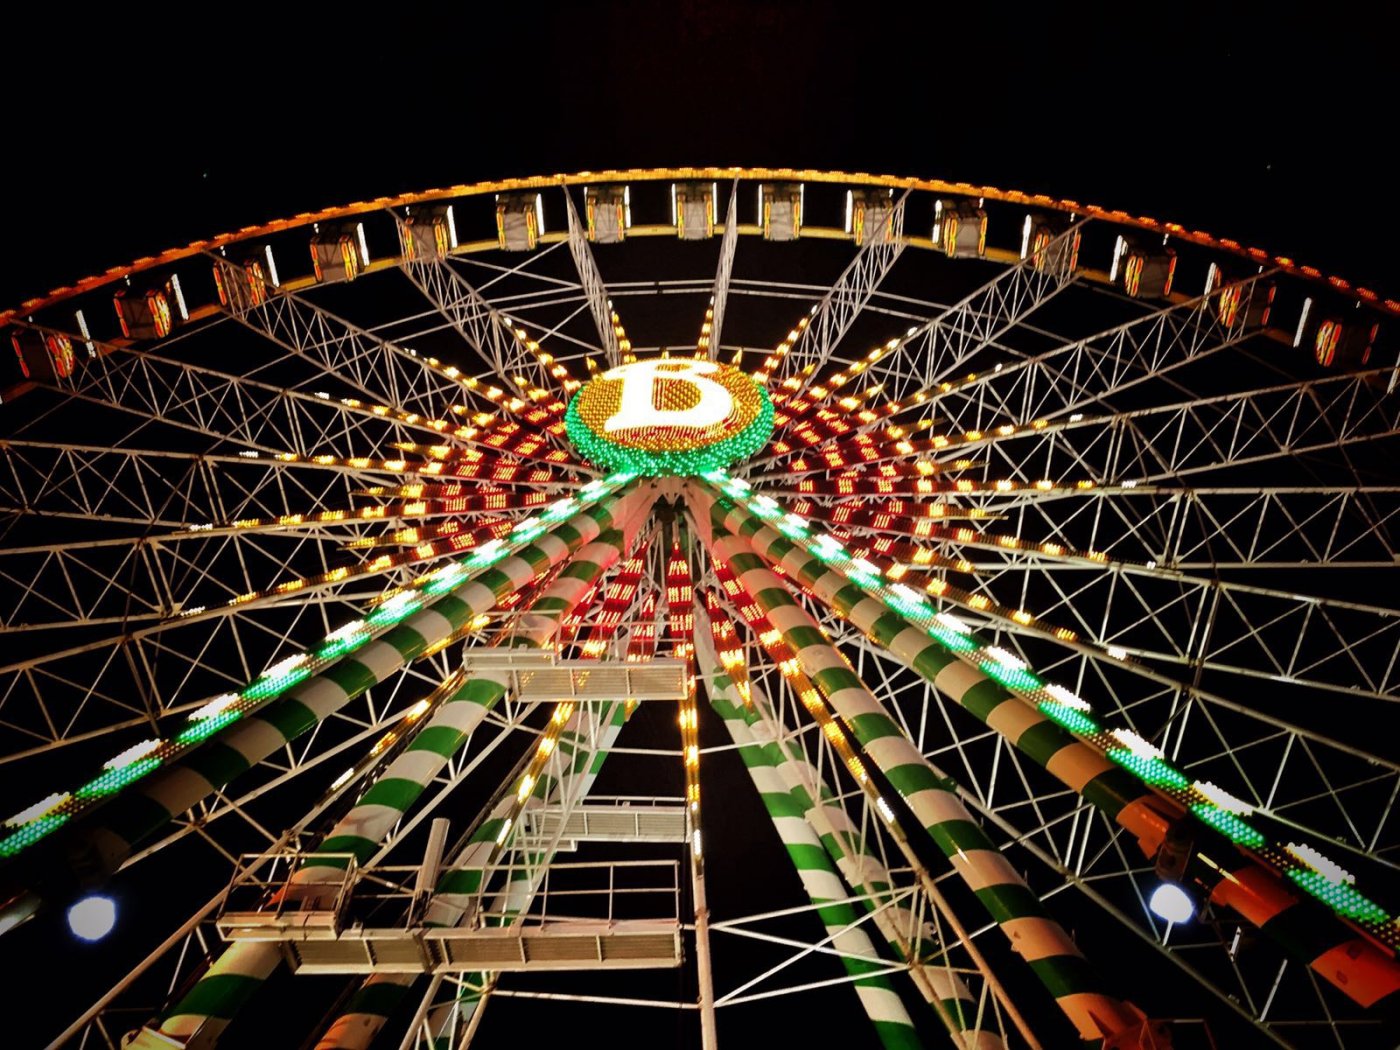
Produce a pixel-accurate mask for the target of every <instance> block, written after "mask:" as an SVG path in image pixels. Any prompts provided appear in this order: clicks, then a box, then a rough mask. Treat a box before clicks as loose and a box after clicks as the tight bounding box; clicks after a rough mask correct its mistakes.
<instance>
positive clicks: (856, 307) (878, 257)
mask: <svg viewBox="0 0 1400 1050" xmlns="http://www.w3.org/2000/svg"><path fill="white" fill-rule="evenodd" d="M908 199H909V193H908V191H907V190H906V191H905V192H904V193H903V194H901V195H900V197H899V200H898V201H896V202H895V203H894V206H893V214H892V216H891V220H890V226H889V228H888V230H882V229H875V230H871V231H869V232H868V233H867V236H866V239H865V243H864V244H862V245H861V246H860V250H859V251H857V252H856V257H855V258H854V259H853V260H851V262H850V264H849V265H848V266H847V267H846V269H845V270H843V271H842V272H841V275H840V276H839V277H837V278H836V280H835V281H834V282H832V285H831V287H830V288H829V289H828V290H827V292H826V294H825V295H823V296H822V298H821V300H820V301H819V302H818V303H817V304H816V305H815V306H814V307H813V308H812V313H811V319H810V321H809V322H808V324H807V325H806V327H805V328H804V329H803V330H802V332H801V334H800V336H799V338H798V339H797V340H796V341H795V342H794V343H793V344H792V346H791V348H790V349H789V350H788V351H787V353H786V354H785V355H783V357H782V359H781V360H780V361H778V363H777V369H776V376H775V379H776V380H777V381H781V380H784V379H786V378H788V377H789V376H794V377H796V378H797V381H798V387H797V389H796V390H795V391H793V393H794V394H799V393H801V392H802V389H803V387H805V386H806V385H807V383H808V382H810V381H811V378H812V376H813V375H815V374H816V373H817V372H820V371H821V370H822V369H823V368H824V367H825V366H826V363H827V361H829V360H830V359H831V356H832V354H833V353H834V352H835V350H836V347H837V344H839V343H840V342H841V340H842V339H843V338H845V336H846V333H847V332H849V331H850V329H851V325H853V324H854V323H855V321H856V318H857V317H859V316H860V313H861V311H862V310H864V309H865V307H866V305H867V304H868V303H869V302H870V299H871V297H872V296H873V295H874V294H875V290H876V288H878V287H879V285H880V282H881V281H883V280H884V279H885V275H886V274H888V273H889V272H890V270H892V269H893V268H894V264H895V263H896V262H897V261H898V260H899V257H900V255H901V254H902V253H903V252H904V245H905V241H904V207H905V204H906V202H907V201H908Z"/></svg>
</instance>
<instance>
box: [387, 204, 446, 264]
mask: <svg viewBox="0 0 1400 1050" xmlns="http://www.w3.org/2000/svg"><path fill="white" fill-rule="evenodd" d="M456 247H457V219H456V216H455V215H454V214H453V212H452V205H450V204H436V205H430V206H427V207H423V206H419V207H415V208H410V209H409V211H408V214H407V215H405V216H404V217H403V219H402V220H401V221H400V222H399V248H400V250H401V251H402V253H403V257H404V258H405V259H441V258H442V257H443V256H445V255H447V254H448V252H451V251H453V250H454V249H455V248H456Z"/></svg>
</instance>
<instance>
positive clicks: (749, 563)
mask: <svg viewBox="0 0 1400 1050" xmlns="http://www.w3.org/2000/svg"><path fill="white" fill-rule="evenodd" d="M699 510H700V513H697V518H698V519H700V520H703V521H704V522H705V524H706V526H709V527H710V528H711V529H712V532H711V535H710V538H709V541H708V542H709V546H710V552H711V556H712V557H713V558H714V559H715V560H716V561H717V562H720V563H722V564H726V565H728V566H729V567H730V568H731V569H732V571H733V572H734V574H735V576H736V577H737V578H738V580H739V582H740V584H741V585H742V586H743V588H744V590H745V591H746V592H747V593H748V595H749V596H750V597H751V598H752V599H753V600H754V601H755V602H757V604H758V605H759V606H760V607H761V608H762V609H763V611H764V613H765V614H766V616H767V619H768V621H769V623H771V624H772V626H773V627H774V628H776V629H777V630H778V632H779V633H780V634H781V635H782V637H783V639H784V641H785V642H786V643H787V645H788V647H789V648H790V649H791V650H792V651H793V653H794V655H795V656H796V658H797V660H798V662H799V663H800V664H801V666H802V670H803V671H804V673H805V674H806V675H807V676H808V677H809V678H811V680H812V681H813V682H814V683H815V684H816V686H817V688H818V689H819V690H820V691H821V693H822V695H823V696H824V697H825V698H826V699H827V701H828V702H829V703H830V704H831V706H832V708H833V709H834V710H835V711H836V713H837V714H838V715H839V716H840V717H841V720H842V722H844V723H845V725H846V726H847V727H848V728H849V730H850V732H851V733H852V735H853V736H854V737H855V739H856V740H857V741H858V742H859V743H860V745H861V747H862V749H863V750H864V751H865V754H866V755H867V756H868V757H869V759H870V760H871V761H872V762H873V763H874V764H875V765H876V766H877V767H878V768H879V769H880V771H881V772H882V773H883V774H884V776H885V778H886V779H887V780H888V781H889V783H890V784H891V785H892V786H893V787H894V788H895V790H896V791H898V792H899V794H900V797H901V798H903V799H904V801H905V803H906V804H907V805H908V806H909V808H910V810H911V811H912V812H913V813H914V815H915V816H916V817H917V818H918V821H919V823H920V825H922V826H923V828H924V829H925V831H926V832H927V833H928V835H929V837H930V838H931V839H932V841H933V842H934V843H935V844H936V845H937V846H938V848H939V849H940V850H941V851H942V852H943V854H944V855H945V856H946V857H947V858H948V860H949V863H950V864H952V866H953V869H954V871H956V872H957V874H958V875H959V877H960V878H961V879H962V880H963V881H964V882H965V883H966V884H967V885H968V887H969V888H970V889H972V891H973V892H974V893H975V894H976V896H977V898H978V899H979V900H980V901H981V902H982V904H983V905H984V906H985V907H986V909H987V911H988V913H989V915H990V916H991V917H992V918H993V919H994V920H995V921H996V923H997V924H998V926H999V927H1000V928H1001V930H1002V932H1003V933H1004V934H1005V935H1006V937H1007V939H1008V940H1009V941H1010V943H1011V945H1012V947H1013V949H1014V950H1015V951H1016V952H1017V953H1018V954H1020V955H1021V956H1022V957H1023V958H1025V959H1026V961H1027V962H1028V963H1029V964H1030V965H1031V969H1032V970H1033V971H1034V972H1035V974H1036V976H1037V978H1039V980H1040V981H1041V983H1042V984H1044V985H1045V987H1046V988H1047V990H1049V991H1050V993H1051V995H1053V996H1054V998H1055V1001H1056V1002H1057V1003H1058V1005H1059V1006H1060V1009H1061V1011H1062V1012H1063V1013H1064V1014H1065V1016H1066V1017H1067V1018H1068V1019H1069V1020H1070V1022H1071V1023H1072V1024H1073V1025H1074V1027H1075V1029H1076V1031H1078V1033H1079V1036H1080V1038H1081V1039H1083V1040H1085V1041H1086V1042H1092V1043H1097V1042H1101V1041H1102V1040H1103V1039H1104V1038H1105V1037H1106V1036H1109V1035H1111V1034H1113V1033H1115V1032H1121V1031H1124V1030H1128V1029H1131V1028H1134V1027H1137V1026H1139V1025H1140V1024H1141V1021H1142V1015H1141V1014H1140V1013H1138V1012H1137V1011H1136V1010H1135V1009H1134V1008H1133V1007H1131V1006H1130V1005H1128V1004H1126V1003H1124V1002H1122V1001H1121V1000H1119V999H1118V998H1117V997H1115V996H1113V995H1111V994H1109V992H1108V991H1107V986H1106V984H1105V982H1104V981H1103V979H1102V978H1101V977H1100V976H1099V975H1098V974H1096V973H1095V972H1094V970H1093V968H1092V967H1091V966H1090V965H1089V963H1088V960H1086V959H1085V958H1084V955H1083V953H1081V952H1080V950H1079V949H1078V947H1077V946H1076V945H1075V944H1074V941H1073V939H1072V938H1071V937H1070V936H1069V934H1068V933H1067V932H1066V931H1065V929H1064V928H1063V927H1062V926H1061V925H1060V924H1059V923H1058V922H1057V921H1055V920H1054V919H1053V918H1051V916H1050V914H1049V913H1048V911H1046V909H1045V907H1044V906H1043V905H1042V904H1041V903H1040V900H1039V898H1038V897H1037V896H1036V895H1035V894H1034V893H1033V892H1032V891H1031V889H1030V888H1029V887H1028V886H1027V885H1026V883H1025V880H1024V879H1023V878H1022V877H1021V875H1020V874H1019V873H1018V872H1017V871H1016V870H1015V869H1014V868H1013V867H1012V866H1011V864H1010V863H1009V862H1008V861H1007V860H1006V858H1005V857H1004V856H1002V854H1001V853H1000V851H998V850H997V848H996V846H995V845H994V844H993V843H992V841H991V840H990V839H989V838H988V837H987V836H986V834H985V833H984V832H983V831H982V829H981V827H980V825H978V824H977V822H976V821H975V820H974V818H973V817H972V815H971V814H970V813H969V812H968V811H967V809H966V807H965V806H964V805H963V803H962V801H961V800H960V799H959V798H958V797H957V795H956V793H955V792H954V791H953V790H952V789H951V788H950V786H949V785H948V784H946V783H945V782H944V781H943V780H942V779H941V778H940V777H938V776H937V775H936V774H935V773H934V771H933V770H932V769H931V768H930V767H929V764H928V762H927V760H926V759H925V758H924V757H923V755H922V754H920V752H919V750H918V748H916V747H915V746H914V745H913V743H911V742H910V740H909V738H908V737H907V736H906V735H905V734H904V732H903V730H902V729H900V727H899V725H898V723H897V722H895V721H894V720H893V719H892V718H890V717H889V715H888V714H887V713H886V712H885V711H884V709H883V707H882V706H881V705H880V703H879V701H878V700H877V699H876V698H875V696H874V695H873V694H872V693H871V692H870V691H869V689H867V688H866V687H865V685H864V684H863V683H862V682H861V681H860V679H859V678H858V677H857V676H856V675H855V673H854V672H852V671H851V669H850V667H849V666H848V665H847V664H846V662H845V660H843V659H842V657H841V655H840V654H839V653H838V652H837V651H836V649H835V648H834V647H833V646H832V645H831V644H830V643H829V642H827V640H826V638H825V636H824V635H823V634H822V632H821V630H820V628H819V627H818V626H817V624H816V622H815V621H814V620H813V619H812V618H811V617H810V616H809V615H808V614H807V612H806V611H805V610H804V609H803V608H802V607H801V605H800V604H799V603H798V602H797V600H796V599H795V598H794V597H793V595H792V593H791V591H790V590H789V589H788V587H787V585H786V584H785V583H784V582H783V581H782V580H780V579H779V578H778V577H777V576H776V575H774V574H773V573H772V572H771V571H770V570H769V569H768V568H767V567H766V566H765V565H764V562H763V560H762V559H761V558H760V557H759V556H758V554H757V553H755V549H754V548H753V547H752V546H750V545H749V543H748V542H747V541H746V540H744V539H741V538H740V537H738V536H736V535H734V534H732V533H729V532H728V531H727V530H726V529H725V528H724V527H723V524H722V523H721V522H717V521H713V520H712V519H711V517H710V514H709V510H710V508H709V507H704V506H703V504H702V505H701V507H700V508H699Z"/></svg>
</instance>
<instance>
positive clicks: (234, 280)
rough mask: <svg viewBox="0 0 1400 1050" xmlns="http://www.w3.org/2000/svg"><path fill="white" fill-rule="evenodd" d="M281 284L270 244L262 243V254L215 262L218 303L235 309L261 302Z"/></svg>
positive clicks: (247, 307) (250, 306) (241, 309)
mask: <svg viewBox="0 0 1400 1050" xmlns="http://www.w3.org/2000/svg"><path fill="white" fill-rule="evenodd" d="M281 285H282V282H281V280H280V279H279V278H278V276H277V262H276V260H275V259H273V257H272V245H270V244H268V245H264V246H263V250H262V253H261V254H259V255H250V256H248V257H247V258H245V259H244V260H243V262H242V263H241V264H240V263H235V262H233V261H232V260H228V259H222V260H220V261H218V262H216V263H215V264H214V287H215V288H216V289H217V290H218V293H219V304H220V305H221V306H226V307H228V308H229V309H230V310H232V311H233V312H234V313H243V312H244V311H247V310H251V309H252V308H253V307H255V306H261V305H262V304H263V303H265V302H267V299H268V296H269V295H271V294H272V293H273V292H275V291H276V290H277V289H278V288H280V287H281Z"/></svg>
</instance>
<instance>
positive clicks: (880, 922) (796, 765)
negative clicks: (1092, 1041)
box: [706, 669, 1004, 1050]
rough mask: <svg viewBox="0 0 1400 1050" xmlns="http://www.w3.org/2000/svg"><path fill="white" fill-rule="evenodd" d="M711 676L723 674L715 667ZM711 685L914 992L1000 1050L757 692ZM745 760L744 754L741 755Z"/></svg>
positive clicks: (929, 937) (954, 1026) (926, 929)
mask: <svg viewBox="0 0 1400 1050" xmlns="http://www.w3.org/2000/svg"><path fill="white" fill-rule="evenodd" d="M717 673H723V672H722V669H717ZM706 681H707V682H709V681H717V682H718V683H719V684H718V686H717V688H718V689H719V690H720V691H721V692H720V700H721V701H722V702H723V705H722V706H715V705H714V701H713V700H712V706H715V710H716V712H717V713H718V714H720V716H721V717H722V718H723V719H724V722H725V727H726V728H727V729H728V730H729V732H730V735H731V737H732V738H733V739H734V741H735V743H736V744H740V745H741V746H744V747H752V748H757V749H759V750H760V751H761V753H762V755H763V756H764V758H763V760H764V762H765V763H766V764H768V765H771V767H772V768H773V770H774V771H775V772H776V773H777V775H778V777H779V779H780V780H781V781H782V785H783V788H784V789H785V790H786V791H787V792H788V794H789V796H790V797H791V800H792V804H793V805H795V806H796V808H797V812H799V813H800V814H801V815H802V817H803V819H804V820H805V821H806V822H807V824H808V825H810V827H811V830H812V831H814V832H815V833H816V835H817V837H818V839H819V841H820V842H821V845H822V847H823V849H825V851H826V854H827V856H828V857H829V858H830V859H831V862H832V863H833V864H834V865H835V866H836V869H837V870H838V871H839V872H840V874H841V876H842V877H843V878H844V879H845V881H846V884H847V885H848V886H850V887H851V889H852V890H853V891H854V892H855V893H856V894H858V895H863V896H864V897H865V898H866V899H865V902H864V905H865V907H866V908H868V909H871V910H873V912H874V914H873V916H872V919H873V921H874V923H875V925H876V927H877V928H878V929H879V930H880V933H881V934H882V936H883V937H884V939H885V941H886V943H887V944H888V945H889V947H890V950H891V952H893V953H894V955H895V956H896V957H897V958H899V959H901V960H903V961H904V962H905V963H906V964H907V965H908V966H909V968H910V976H911V977H912V978H913V979H914V986H915V988H916V989H917V990H918V991H919V994H920V995H921V996H922V997H923V998H924V999H925V1001H926V1002H928V1003H929V1005H930V1006H932V1007H933V1008H934V1009H935V1010H936V1011H938V1014H939V1016H940V1018H941V1019H943V1021H944V1023H945V1024H946V1025H948V1027H949V1028H950V1030H952V1031H954V1032H956V1033H957V1036H958V1038H959V1039H960V1040H961V1041H962V1043H963V1044H965V1045H966V1046H967V1047H969V1048H970V1050H1001V1048H1002V1047H1003V1046H1004V1042H1003V1040H1002V1037H1001V1036H1000V1034H998V1033H997V1032H996V1031H995V1030H994V1028H987V1027H984V1026H983V1025H982V1024H980V1023H979V1018H978V1013H977V1006H976V1003H975V1002H974V999H973V996H972V993H971V992H970V991H969V990H968V988H967V985H966V984H965V983H964V982H963V980H962V978H961V977H960V976H959V975H958V973H957V972H955V971H954V970H953V969H951V968H950V967H948V966H946V965H943V964H941V963H940V962H939V959H940V957H942V950H941V948H940V945H939V943H938V938H937V936H936V933H935V931H934V929H933V927H932V925H931V924H928V923H923V922H921V921H920V920H919V918H918V916H917V915H916V914H915V913H914V911H913V910H911V909H910V908H909V907H908V906H907V905H906V904H904V903H903V902H902V901H900V900H898V899H896V895H895V894H894V893H893V887H894V879H893V877H892V876H891V874H890V871H889V869H888V867H887V866H886V865H885V862H884V861H883V860H882V859H881V858H880V857H879V856H877V855H876V853H875V852H874V851H873V850H872V849H871V848H870V843H869V842H868V841H867V840H866V838H865V837H864V836H863V835H862V834H861V833H860V831H859V829H858V828H856V826H855V824H854V823H853V822H852V821H851V818H850V815H849V814H848V813H847V812H846V810H845V809H844V808H843V807H842V806H841V805H839V804H837V802H836V801H835V799H834V797H833V795H832V792H831V790H830V789H829V788H828V787H827V785H826V784H825V782H824V780H823V777H822V774H821V772H820V771H819V770H818V769H817V767H816V766H814V765H812V764H811V763H810V762H808V761H807V756H806V754H805V752H804V751H803V749H802V745H801V744H800V743H798V742H797V741H796V740H794V739H791V738H790V737H786V734H785V733H784V731H783V730H782V727H781V726H780V724H779V722H778V720H777V717H776V713H775V711H774V709H773V705H772V703H771V701H770V700H769V699H768V697H767V695H766V694H765V693H764V691H763V689H762V688H761V687H759V686H757V685H752V684H751V685H750V689H749V699H750V703H751V705H752V706H751V708H750V707H745V705H744V704H743V702H742V699H741V698H740V697H739V696H738V694H737V693H736V691H735V689H734V683H733V681H732V676H731V675H728V674H726V675H725V676H724V678H723V679H718V678H716V677H715V675H713V674H711V675H707V677H706ZM745 760H746V762H747V761H748V756H747V753H746V757H745Z"/></svg>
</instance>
